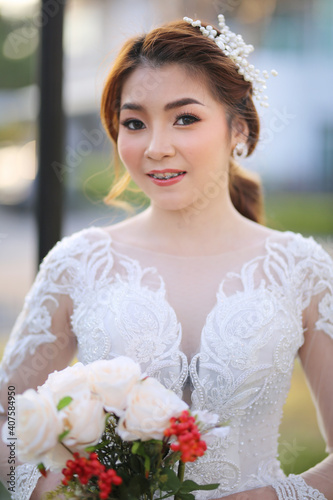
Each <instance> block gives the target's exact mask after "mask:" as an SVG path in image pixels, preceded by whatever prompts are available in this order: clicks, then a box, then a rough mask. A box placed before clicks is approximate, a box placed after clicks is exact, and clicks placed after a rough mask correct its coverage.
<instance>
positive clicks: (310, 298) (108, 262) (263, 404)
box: [0, 228, 333, 499]
mask: <svg viewBox="0 0 333 500" xmlns="http://www.w3.org/2000/svg"><path fill="white" fill-rule="evenodd" d="M332 287H333V269H332V261H331V259H330V258H329V256H328V255H327V254H326V253H325V252H324V251H323V250H322V248H321V247H320V246H319V245H318V244H316V243H315V242H314V241H313V240H312V239H311V238H309V239H306V238H303V237H302V236H301V235H295V234H294V233H291V232H286V233H274V234H273V235H272V236H270V237H268V238H266V240H265V241H264V242H263V243H262V244H261V245H257V246H255V247H252V248H250V249H244V250H240V251H239V252H233V253H227V254H222V255H216V256H210V257H188V258H184V257H177V256H172V255H166V254H160V253H154V252H149V251H147V250H143V249H139V248H137V247H132V246H130V245H125V244H123V243H119V242H113V241H112V239H111V237H110V235H109V234H108V233H107V231H105V230H103V229H102V228H90V229H87V230H84V231H80V232H79V233H76V234H74V235H72V236H71V237H67V238H64V239H63V240H62V241H61V242H59V243H58V244H57V245H56V246H55V248H54V249H53V250H52V251H51V252H50V253H49V255H48V256H47V258H46V259H45V260H44V262H43V264H42V266H41V270H40V272H39V275H38V277H37V279H36V282H35V284H34V286H33V288H32V290H31V292H30V293H29V295H28V297H27V299H26V303H25V306H24V310H23V312H22V314H21V316H20V317H19V319H18V321H17V323H16V325H15V327H14V331H13V333H12V336H11V340H10V342H9V344H8V347H7V349H6V352H5V355H4V360H3V362H2V368H1V372H0V384H1V387H2V389H3V391H4V394H5V392H6V390H7V385H8V384H9V383H13V384H14V385H16V386H17V387H19V389H22V390H24V389H25V387H24V385H25V383H26V384H27V385H29V386H36V385H38V384H41V383H42V382H43V381H44V380H45V378H46V377H47V374H48V373H49V372H50V371H52V370H54V369H61V368H62V367H63V366H65V365H66V364H67V362H68V359H70V357H71V356H72V355H73V354H74V347H73V338H72V337H73V336H75V338H76V340H77V346H78V359H79V360H80V361H82V362H83V363H89V362H91V361H93V360H95V359H111V358H113V357H115V356H119V355H126V356H130V357H132V358H133V359H135V360H136V361H138V362H139V363H140V364H141V366H142V369H143V370H145V371H146V373H147V374H149V375H152V376H154V377H156V378H158V379H159V380H160V381H161V382H162V383H163V384H164V385H165V386H167V387H169V388H171V389H173V390H174V391H176V392H177V393H178V394H180V395H181V394H182V393H183V397H184V399H185V400H186V401H187V402H189V403H190V404H191V406H192V408H195V409H208V410H209V411H213V412H214V413H218V414H219V415H220V419H221V421H226V420H228V421H229V422H230V427H231V432H230V434H229V436H228V438H227V440H226V441H223V442H220V441H219V440H216V442H215V443H214V444H213V445H211V446H210V447H209V450H208V452H207V453H206V455H205V456H204V457H202V458H201V459H200V460H198V461H197V462H196V463H195V464H191V465H190V466H189V467H188V470H187V477H188V478H192V479H195V480H196V481H198V482H201V483H211V482H218V483H220V487H219V489H218V490H217V491H216V492H213V493H212V492H207V493H204V492H203V493H200V494H199V493H198V494H197V496H196V498H197V499H206V498H207V499H208V498H219V497H221V496H226V495H227V494H231V493H235V492H238V491H244V490H247V489H251V488H256V487H260V486H265V485H270V484H272V483H273V482H274V481H277V480H279V479H281V480H285V478H284V474H283V472H282V471H281V469H280V466H279V462H278V460H277V444H278V436H279V434H278V429H279V424H280V421H281V418H282V408H283V404H284V402H285V400H286V396H287V394H288V390H289V387H290V379H291V375H292V371H293V366H294V360H295V357H296V356H297V352H298V349H299V348H300V346H301V345H302V344H303V342H304V325H305V326H306V329H307V330H313V331H321V332H324V334H326V335H328V336H329V337H330V338H332V340H333V316H332V314H333V313H332V311H333V290H332ZM63 296H66V297H67V298H70V300H71V303H72V314H71V318H70V329H68V331H57V332H55V331H53V329H52V315H53V314H54V312H55V311H56V310H57V307H58V305H59V302H60V301H61V300H62V297H63ZM303 321H304V324H303ZM318 342H320V338H318ZM38 357H39V358H40V361H39V364H38V363H37V362H36V359H37V358H38ZM48 358H49V360H48ZM45 360H48V361H47V362H46V363H45ZM37 365H38V366H37ZM190 397H191V399H190ZM3 400H4V401H5V396H3ZM326 434H327V436H326V437H327V441H328V449H329V450H331V449H332V448H333V436H332V435H330V434H329V433H327V432H326ZM331 434H332V431H331ZM27 498H29V497H27ZM285 498H289V497H285ZM290 498H293V497H290ZM295 498H296V497H295ZM297 498H298V497H297ZM300 498H301V497H300ZM305 498H306V497H305Z"/></svg>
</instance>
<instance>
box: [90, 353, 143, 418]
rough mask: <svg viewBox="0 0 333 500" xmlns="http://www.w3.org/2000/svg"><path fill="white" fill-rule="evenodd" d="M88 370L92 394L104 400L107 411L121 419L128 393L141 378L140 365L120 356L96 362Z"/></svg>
mask: <svg viewBox="0 0 333 500" xmlns="http://www.w3.org/2000/svg"><path fill="white" fill-rule="evenodd" d="M87 370H88V379H89V384H90V389H91V390H92V392H95V393H96V394H98V395H99V396H100V397H101V398H102V400H103V403H104V407H105V409H106V410H107V411H109V412H114V413H115V414H116V415H118V416H119V417H120V416H121V415H122V414H123V413H124V410H125V408H126V403H127V396H128V393H129V392H130V390H131V389H132V387H133V386H134V384H135V383H136V382H138V380H139V379H140V377H141V369H140V365H138V363H135V362H134V361H133V360H132V359H131V358H127V357H125V356H119V357H118V358H114V359H111V360H99V361H94V362H93V363H91V364H89V365H88V366H87Z"/></svg>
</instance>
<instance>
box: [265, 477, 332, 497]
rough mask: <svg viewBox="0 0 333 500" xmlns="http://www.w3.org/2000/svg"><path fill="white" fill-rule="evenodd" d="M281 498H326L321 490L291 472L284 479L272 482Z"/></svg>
mask: <svg viewBox="0 0 333 500" xmlns="http://www.w3.org/2000/svg"><path fill="white" fill-rule="evenodd" d="M272 487H273V488H274V489H275V491H276V494H277V496H278V499H279V500H326V497H325V496H324V495H323V494H322V493H320V491H318V490H316V489H314V488H311V486H309V485H307V484H306V482H305V481H304V479H303V478H302V477H301V476H295V475H294V474H290V476H288V478H287V479H285V480H284V481H277V482H276V483H274V484H272Z"/></svg>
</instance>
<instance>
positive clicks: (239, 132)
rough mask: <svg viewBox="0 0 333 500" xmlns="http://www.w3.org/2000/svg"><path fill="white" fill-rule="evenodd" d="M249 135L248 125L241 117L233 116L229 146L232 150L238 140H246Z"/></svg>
mask: <svg viewBox="0 0 333 500" xmlns="http://www.w3.org/2000/svg"><path fill="white" fill-rule="evenodd" d="M248 137H249V127H248V125H247V123H246V121H245V120H244V119H243V118H235V119H234V120H233V123H232V129H231V147H232V150H233V149H234V147H235V146H236V144H237V143H238V142H245V143H246V142H247V139H248Z"/></svg>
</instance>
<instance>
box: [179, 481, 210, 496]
mask: <svg viewBox="0 0 333 500" xmlns="http://www.w3.org/2000/svg"><path fill="white" fill-rule="evenodd" d="M218 487H219V483H215V484H197V483H196V482H195V481H191V480H190V479H188V480H186V481H184V482H183V483H182V485H181V487H180V489H179V492H178V493H189V492H190V491H196V490H216V488H218ZM178 493H177V494H178Z"/></svg>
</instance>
